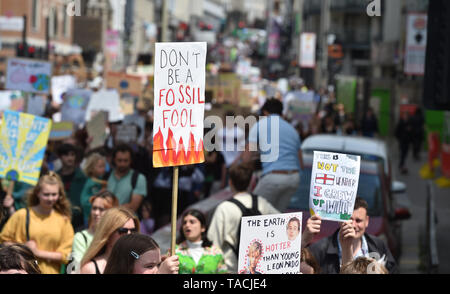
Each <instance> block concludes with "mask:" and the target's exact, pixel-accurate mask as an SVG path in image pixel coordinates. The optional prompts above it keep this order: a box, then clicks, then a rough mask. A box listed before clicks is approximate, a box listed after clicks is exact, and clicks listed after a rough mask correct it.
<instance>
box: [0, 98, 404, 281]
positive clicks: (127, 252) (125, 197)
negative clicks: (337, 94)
mask: <svg viewBox="0 0 450 294" xmlns="http://www.w3.org/2000/svg"><path fill="white" fill-rule="evenodd" d="M323 111H324V113H323V114H322V121H323V122H324V124H323V127H320V128H318V129H319V130H320V129H321V130H322V132H323V131H327V130H328V129H330V130H331V131H333V130H334V131H336V129H335V128H334V127H333V126H332V125H334V124H335V123H336V122H337V123H339V126H341V127H342V128H341V130H344V132H348V130H349V129H345V128H344V125H345V126H348V124H345V122H346V121H347V120H343V119H342V117H343V116H342V109H341V107H339V106H338V105H336V104H335V103H334V104H333V102H330V103H327V104H325V105H324V107H323ZM282 113H283V104H282V102H281V101H279V100H277V99H268V100H267V101H266V103H265V104H264V106H263V107H262V110H261V113H260V114H261V115H264V118H263V120H264V119H267V120H270V119H274V118H275V117H278V118H279V120H280V122H281V123H280V124H279V128H280V129H279V130H276V131H277V132H278V133H279V135H280V144H279V148H280V154H279V158H278V160H276V161H274V162H262V163H261V166H260V169H261V173H260V175H261V177H260V179H259V180H258V184H257V185H256V188H255V189H254V190H253V193H254V194H255V195H256V197H255V196H253V197H252V195H251V194H250V193H249V189H250V188H249V186H250V182H251V179H252V177H253V176H254V172H255V167H256V166H257V164H255V157H254V154H252V152H250V151H249V150H250V148H249V147H250V145H251V144H257V143H258V140H260V139H261V138H260V137H261V136H267V134H269V133H270V130H267V132H266V134H259V133H258V132H257V131H256V130H257V127H254V128H253V129H251V130H250V132H249V137H248V138H247V139H246V138H244V140H245V143H244V145H246V146H245V151H243V152H234V153H233V154H228V153H226V151H224V152H219V151H212V152H205V158H206V162H205V163H203V164H198V165H191V166H182V167H180V178H179V183H180V184H179V189H180V190H179V201H178V209H177V211H178V213H179V215H181V214H182V213H183V212H184V213H183V214H182V225H181V227H180V231H179V235H178V240H177V241H178V242H177V244H178V245H177V248H176V255H174V256H168V255H166V254H165V253H164V252H160V249H159V246H158V244H157V243H156V242H155V241H154V240H153V239H152V238H151V234H152V233H153V232H154V231H155V230H157V229H158V228H160V227H162V226H164V225H166V224H167V223H169V219H170V211H171V210H170V205H171V202H170V199H171V193H172V172H171V168H161V169H154V168H153V167H152V144H151V141H152V140H151V119H150V118H149V117H146V119H147V120H148V122H147V126H146V128H145V130H141V131H144V132H145V136H144V140H143V141H142V142H141V144H138V143H137V142H129V143H127V144H124V143H122V142H118V141H117V142H116V140H115V132H114V129H115V127H116V126H117V124H118V123H112V124H110V126H109V127H110V131H111V132H110V134H111V136H110V137H109V138H108V139H107V140H106V141H105V145H104V146H103V147H100V148H97V149H94V150H90V149H89V147H88V146H89V141H90V140H92V138H88V136H87V133H86V130H85V129H81V130H78V131H77V132H76V133H75V135H74V136H73V137H72V138H70V139H67V140H65V141H63V142H50V143H49V145H48V148H47V151H46V156H45V160H44V162H43V165H42V168H41V177H40V179H39V182H38V184H37V185H36V186H34V187H33V186H31V185H28V184H24V183H20V182H17V183H14V189H13V190H12V189H9V190H8V186H9V185H11V182H8V181H6V180H3V181H2V182H1V183H0V184H1V185H2V187H1V189H0V193H2V194H3V195H1V196H2V197H1V199H2V201H1V204H2V209H1V214H2V223H1V233H0V243H1V245H0V246H1V247H2V248H1V249H0V271H1V272H9V271H18V272H27V273H54V274H56V273H68V272H69V273H92V274H107V273H186V274H188V273H208V274H210V273H236V271H237V257H238V256H237V250H236V248H238V243H239V240H238V239H239V238H238V237H236V236H237V230H238V225H239V223H240V217H241V216H242V211H241V209H240V207H239V206H238V205H236V204H234V203H231V202H230V201H225V202H224V203H221V204H220V205H219V206H218V207H217V209H216V211H215V213H214V215H213V216H212V219H211V220H210V226H209V227H208V226H207V223H209V222H208V220H207V219H206V216H205V215H203V214H202V212H200V211H198V210H188V211H185V210H186V208H187V207H188V206H189V205H191V204H193V203H195V202H197V201H199V200H200V199H202V198H206V197H208V196H209V195H211V194H213V193H214V192H215V191H218V190H219V189H222V188H225V187H228V188H229V189H231V191H233V195H234V196H233V199H235V200H236V201H238V202H239V203H241V204H242V205H243V206H245V207H247V208H250V207H252V206H253V205H254V201H255V198H256V201H257V204H256V206H257V210H259V211H260V212H261V213H262V214H276V213H280V212H283V211H284V210H285V209H286V207H287V205H288V203H289V199H290V197H291V196H292V194H293V193H294V192H295V191H296V189H297V188H298V185H300V184H306V185H309V183H300V178H299V172H300V170H301V169H302V168H303V162H302V154H301V150H300V146H301V141H302V140H303V139H304V138H305V137H306V135H305V133H302V132H301V130H303V128H297V129H295V128H294V126H292V124H291V122H290V121H288V120H285V119H284V117H283V116H282ZM317 119H319V120H320V117H319V116H317ZM327 121H328V122H327ZM260 122H261V120H260ZM260 122H259V123H260ZM266 125H268V126H270V125H271V124H270V123H268V124H266ZM310 125H311V126H315V125H314V124H312V123H311V124H310ZM365 126H368V127H366V129H364V130H365V132H367V133H366V135H368V136H373V135H374V133H376V131H377V129H376V128H375V127H374V126H376V122H375V123H373V114H370V113H369V114H368V116H367V122H366V123H365ZM227 131H229V130H224V132H223V133H222V137H221V138H222V139H223V138H226V137H227V136H232V137H233V136H238V137H239V138H240V139H239V140H235V141H234V143H235V146H236V145H237V144H242V142H240V140H242V138H241V137H242V136H241V134H239V133H236V132H235V131H231V132H230V133H231V135H227ZM318 132H320V131H318ZM312 133H314V132H311V134H312ZM263 141H265V142H268V140H267V138H265V140H263ZM261 155H262V153H261ZM10 190H12V192H11V191H10ZM358 205H360V206H358V207H355V213H357V214H354V216H353V217H352V221H350V222H348V223H346V224H344V225H343V226H342V227H341V229H340V230H339V231H338V232H336V233H335V234H334V235H333V236H330V238H329V239H323V240H321V242H322V243H321V242H316V243H313V244H309V243H310V242H311V240H312V239H313V238H314V236H315V235H317V234H318V233H319V232H320V226H321V220H320V218H319V217H317V216H312V217H311V218H310V219H309V220H308V222H307V224H305V225H304V227H305V230H304V232H303V236H302V244H303V245H304V246H303V247H304V248H302V249H301V271H302V273H338V272H346V273H350V272H361V269H362V268H364V266H361V264H366V263H368V264H369V265H372V264H373V262H374V261H373V260H370V259H369V257H370V256H369V253H370V252H372V251H376V252H378V253H379V254H380V256H384V258H385V259H384V260H383V261H379V262H376V266H370V269H371V271H372V272H374V271H376V272H378V271H379V272H386V270H387V271H389V272H396V266H395V261H394V260H393V258H392V255H391V254H390V252H389V249H387V247H386V245H385V244H383V243H382V241H380V240H378V239H377V238H376V237H374V236H370V235H367V234H366V233H365V228H366V227H367V225H368V216H367V204H365V205H364V203H363V204H358ZM366 218H367V219H366ZM302 227H303V226H302ZM338 236H339V237H338ZM380 242H381V243H380ZM18 244H22V245H18ZM23 245H24V246H23ZM331 247H333V250H334V251H333V252H331V253H332V254H331V255H330V248H331ZM11 252H14V253H11ZM333 254H334V255H333ZM36 264H37V265H38V267H36ZM383 264H384V265H385V267H383ZM380 268H381V269H382V270H379V269H380ZM366 269H367V267H366ZM373 269H376V270H373ZM366 272H367V270H366Z"/></svg>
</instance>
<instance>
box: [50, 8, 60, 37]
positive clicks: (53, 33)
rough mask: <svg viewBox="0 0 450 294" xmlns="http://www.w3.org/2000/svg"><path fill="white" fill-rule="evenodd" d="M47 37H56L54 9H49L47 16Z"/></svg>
mask: <svg viewBox="0 0 450 294" xmlns="http://www.w3.org/2000/svg"><path fill="white" fill-rule="evenodd" d="M49 35H50V37H52V38H53V37H56V36H57V35H58V10H57V9H56V7H52V8H51V9H50V14H49Z"/></svg>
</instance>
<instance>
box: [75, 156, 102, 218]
mask: <svg viewBox="0 0 450 294" xmlns="http://www.w3.org/2000/svg"><path fill="white" fill-rule="evenodd" d="M105 168H106V158H105V157H103V156H102V155H100V154H99V153H93V154H91V155H89V157H88V158H87V159H86V163H85V167H84V173H85V175H86V176H87V177H88V179H87V181H86V183H85V184H84V187H83V191H82V192H81V206H82V209H83V217H84V223H85V224H86V223H87V222H88V219H89V216H91V202H90V198H91V197H92V195H95V194H97V193H98V192H100V191H102V190H106V185H107V182H106V181H104V180H103V177H104V175H105Z"/></svg>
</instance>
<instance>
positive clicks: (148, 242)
mask: <svg viewBox="0 0 450 294" xmlns="http://www.w3.org/2000/svg"><path fill="white" fill-rule="evenodd" d="M155 249H157V250H158V251H159V246H158V243H156V242H155V240H153V239H152V238H151V237H150V236H147V235H143V234H139V233H135V234H129V235H124V236H122V237H120V238H119V240H117V242H116V244H115V245H114V247H113V249H112V251H111V255H110V256H109V258H108V262H107V263H106V267H105V272H104V274H132V273H133V269H134V263H135V262H136V260H138V259H139V258H140V257H141V255H142V254H144V253H145V252H147V251H150V250H155Z"/></svg>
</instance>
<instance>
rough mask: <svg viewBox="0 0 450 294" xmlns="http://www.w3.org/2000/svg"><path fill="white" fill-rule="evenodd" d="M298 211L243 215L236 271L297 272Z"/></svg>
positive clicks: (299, 221)
mask: <svg viewBox="0 0 450 294" xmlns="http://www.w3.org/2000/svg"><path fill="white" fill-rule="evenodd" d="M301 242H302V213H301V212H295V213H285V214H272V215H258V216H250V217H243V218H242V221H241V238H240V245H239V262H238V273H240V274H258V273H261V274H299V273H300V251H301Z"/></svg>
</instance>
